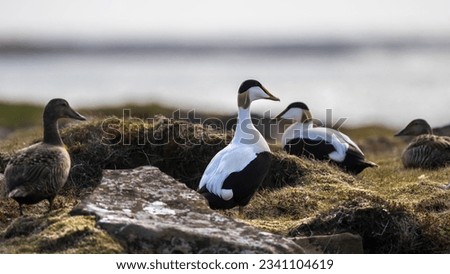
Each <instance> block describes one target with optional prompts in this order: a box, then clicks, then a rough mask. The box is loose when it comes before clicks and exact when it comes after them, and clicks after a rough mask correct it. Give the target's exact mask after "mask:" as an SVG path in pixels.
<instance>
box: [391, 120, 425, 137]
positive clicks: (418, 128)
mask: <svg viewBox="0 0 450 274" xmlns="http://www.w3.org/2000/svg"><path fill="white" fill-rule="evenodd" d="M422 134H433V131H432V129H431V127H430V125H429V124H428V123H427V121H425V120H424V119H416V120H413V121H411V122H410V123H409V124H408V125H407V126H406V127H405V128H404V129H403V130H401V131H400V132H398V133H396V134H395V135H394V136H419V135H422Z"/></svg>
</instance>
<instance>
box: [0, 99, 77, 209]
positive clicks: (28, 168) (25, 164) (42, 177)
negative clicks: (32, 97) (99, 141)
mask: <svg viewBox="0 0 450 274" xmlns="http://www.w3.org/2000/svg"><path fill="white" fill-rule="evenodd" d="M59 118H72V119H77V120H85V118H84V117H83V116H81V115H80V114H78V113H77V112H75V111H74V110H73V109H72V108H70V106H69V104H68V103H67V101H65V100H64V99H53V100H51V101H50V102H49V103H48V104H47V106H46V107H45V110H44V140H43V142H41V143H37V144H34V145H31V146H29V147H26V148H24V149H22V150H20V151H18V152H17V153H16V154H15V155H13V156H12V158H11V160H10V161H9V163H8V165H7V167H6V169H5V182H6V192H7V194H8V197H10V198H12V199H14V200H16V201H17V202H18V203H19V206H20V214H22V204H35V203H38V202H40V201H42V200H48V201H49V211H50V210H51V208H52V203H53V199H54V198H55V196H56V195H57V194H58V192H59V191H60V190H61V188H62V187H63V186H64V184H65V183H66V181H67V177H68V176H69V171H70V156H69V153H68V152H67V150H66V148H65V147H64V144H63V143H62V141H61V137H60V136H59V132H58V119H59Z"/></svg>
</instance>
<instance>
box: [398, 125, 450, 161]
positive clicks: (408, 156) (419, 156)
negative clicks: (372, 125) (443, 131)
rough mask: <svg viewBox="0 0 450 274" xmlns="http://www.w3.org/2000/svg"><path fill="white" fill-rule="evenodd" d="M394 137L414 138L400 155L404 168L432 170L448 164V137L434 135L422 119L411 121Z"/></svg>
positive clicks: (449, 144)
mask: <svg viewBox="0 0 450 274" xmlns="http://www.w3.org/2000/svg"><path fill="white" fill-rule="evenodd" d="M395 136H397V137H398V136H413V137H415V138H414V139H412V141H411V142H410V143H409V144H408V146H407V147H406V148H405V150H404V151H403V153H402V163H403V166H404V167H405V168H426V169H434V168H439V167H444V166H446V165H448V164H450V137H447V136H437V135H434V134H433V130H432V129H431V126H430V125H429V124H428V123H427V121H425V120H424V119H415V120H413V121H411V122H410V123H409V124H408V125H407V126H406V127H405V128H404V129H403V130H401V131H400V132H398V133H397V134H395Z"/></svg>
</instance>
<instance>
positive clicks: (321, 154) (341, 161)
mask: <svg viewBox="0 0 450 274" xmlns="http://www.w3.org/2000/svg"><path fill="white" fill-rule="evenodd" d="M275 119H293V120H294V121H295V123H294V124H292V125H291V126H289V127H288V128H287V129H286V131H285V132H284V134H283V136H282V141H281V143H282V146H283V149H284V150H286V152H288V153H289V154H293V155H297V156H301V157H306V158H313V159H316V160H320V161H324V160H329V161H331V162H333V163H335V164H336V165H338V166H339V167H340V168H342V169H343V170H345V171H347V172H349V173H352V174H355V175H356V174H358V173H360V172H362V171H363V170H364V169H365V168H368V167H376V166H377V165H376V164H375V163H372V162H370V161H367V160H366V159H365V156H364V153H363V152H362V151H361V149H360V148H359V147H358V146H357V145H356V144H355V143H354V142H353V141H352V140H351V139H350V138H349V137H348V136H347V135H345V134H343V133H342V132H339V131H337V130H334V129H331V128H325V127H315V126H314V123H313V119H312V115H311V112H310V110H309V108H308V106H306V104H305V103H302V102H295V103H292V104H290V105H289V106H288V107H287V108H286V109H285V110H284V111H283V112H282V113H280V114H279V115H278V116H277V117H276V118H275Z"/></svg>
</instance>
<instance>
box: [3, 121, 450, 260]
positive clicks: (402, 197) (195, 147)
mask: <svg viewBox="0 0 450 274" xmlns="http://www.w3.org/2000/svg"><path fill="white" fill-rule="evenodd" d="M61 133H62V137H63V141H64V143H65V144H66V145H67V147H68V150H69V153H70V154H71V158H72V170H71V173H70V178H69V182H68V183H67V184H66V187H65V189H64V191H63V193H62V196H59V197H58V198H57V200H56V202H57V208H58V201H59V208H63V209H66V208H70V207H72V206H73V204H74V203H76V202H77V201H78V200H79V199H80V198H81V197H83V195H84V194H85V193H86V192H89V190H90V189H92V188H94V187H95V186H97V185H98V184H99V183H100V181H101V178H102V170H103V169H125V168H135V167H138V166H142V165H154V166H156V167H158V168H160V169H161V170H162V171H163V172H165V173H167V174H169V175H171V176H173V177H174V178H176V179H178V180H179V181H180V182H182V183H184V184H186V185H187V186H188V187H190V188H191V189H196V188H197V185H198V182H199V180H200V178H201V175H202V173H203V171H204V169H205V168H206V166H207V164H208V163H209V161H210V160H211V159H212V157H213V156H214V155H215V154H216V153H217V152H218V151H219V150H221V149H222V148H224V147H225V146H226V145H227V144H228V143H229V141H230V140H231V137H232V133H231V132H230V131H225V132H224V131H223V130H221V129H217V128H215V127H214V126H211V125H206V124H205V125H201V124H194V123H191V122H189V121H187V120H175V119H169V118H166V117H164V116H156V117H155V118H154V119H151V120H146V121H144V120H141V119H138V118H130V119H126V120H123V119H119V118H117V117H114V116H113V117H105V118H103V119H91V120H90V121H88V122H81V123H77V124H72V125H71V126H68V127H65V128H64V129H63V130H62V131H61ZM347 133H348V134H349V135H350V136H351V135H352V134H351V131H350V132H347ZM389 134H390V133H389V132H387V131H386V132H383V136H380V137H376V136H374V133H373V130H372V129H370V133H369V134H366V133H365V131H358V136H359V137H358V141H357V142H359V141H360V140H361V142H362V143H363V144H364V146H365V147H367V151H369V153H370V154H368V155H367V157H368V158H369V159H370V160H372V161H375V162H377V163H378V164H379V165H380V168H378V169H367V170H365V171H364V172H363V173H362V174H360V175H359V176H358V177H354V176H350V175H348V174H346V173H343V172H342V171H340V170H339V169H338V168H336V167H334V166H332V165H330V164H328V163H323V162H315V161H310V160H306V159H300V158H298V157H295V156H290V155H287V154H286V153H285V152H283V151H281V150H280V149H279V148H277V147H276V146H274V147H273V149H272V150H273V151H274V153H273V156H272V160H273V161H272V167H271V170H270V172H269V176H268V177H267V178H266V180H265V181H264V183H263V186H262V188H261V189H260V190H259V191H258V193H257V194H256V195H255V197H254V198H253V199H252V201H251V202H250V204H249V205H248V206H247V207H246V208H245V210H244V215H243V216H239V215H238V214H237V210H228V211H224V212H223V214H225V215H228V216H233V217H239V218H242V219H243V220H244V221H245V222H247V223H249V224H251V225H253V226H256V227H258V228H261V229H264V230H267V231H271V232H274V233H278V234H282V235H286V236H298V235H318V234H335V233H340V232H352V233H356V234H359V235H361V236H362V237H363V241H364V250H365V252H367V253H442V252H449V251H450V191H448V190H444V189H442V188H439V186H441V185H442V184H443V183H448V179H449V178H450V168H445V169H440V170H436V171H425V170H405V169H403V168H402V166H401V164H400V161H399V153H400V152H401V145H402V144H401V143H400V142H398V141H396V140H393V139H392V138H390V137H389V136H388V135H389ZM364 136H368V137H364ZM38 140H39V139H37V138H34V139H32V140H31V141H30V142H28V143H27V144H24V143H23V142H12V143H13V144H15V145H11V146H9V145H8V146H7V147H8V149H6V150H3V153H2V154H0V172H2V170H3V169H4V167H5V165H6V162H7V160H8V155H9V154H10V153H11V152H12V151H13V150H14V149H17V148H21V147H24V146H26V145H28V144H30V143H32V142H37V141H38ZM377 140H382V142H381V145H380V142H379V141H377ZM373 144H377V145H378V147H376V146H375V145H373ZM0 208H1V211H2V213H4V214H2V216H3V217H2V219H0V229H1V228H4V227H7V226H8V225H9V227H8V229H7V230H6V231H5V232H3V233H2V235H3V236H2V237H4V240H0V242H2V241H3V242H12V241H14V240H13V239H14V238H15V237H16V236H18V235H21V233H22V232H20V229H19V226H24V227H29V228H30V227H31V228H30V229H29V230H33V231H37V233H41V231H44V230H43V229H42V228H40V227H41V225H40V223H39V222H40V220H41V219H40V217H35V219H36V220H38V221H37V223H35V224H33V225H31V226H30V225H28V226H27V225H23V224H20V225H19V226H17V225H11V224H10V223H11V221H12V220H14V219H15V218H16V217H17V206H16V205H15V204H14V203H13V202H11V200H10V199H7V200H1V199H0ZM31 208H33V209H31ZM30 210H36V212H39V213H38V214H42V212H45V206H44V205H41V204H40V205H37V206H33V207H30ZM28 212H30V211H28ZM63 215H64V214H63ZM39 216H40V215H39ZM66 217H67V216H66ZM64 218H65V217H64ZM14 227H15V228H14ZM34 227H37V230H36V229H35V228H34ZM48 227H50V226H48ZM27 231H28V230H27ZM49 231H50V230H49ZM77 233H79V234H74V235H81V236H83V235H85V234H83V233H84V232H77ZM7 235H12V236H8V237H10V238H8V237H7ZM32 235H34V234H32ZM89 235H91V234H89ZM21 237H22V236H21ZM26 237H32V236H30V235H29V236H26ZM0 238H1V237H0ZM69 242H70V241H69ZM107 242H108V241H107ZM27 250H28V249H18V250H17V251H18V252H22V251H23V252H27ZM30 250H31V249H30ZM33 250H36V249H33ZM37 250H39V249H37ZM110 250H111V252H113V250H115V249H110ZM41 251H42V252H45V250H40V251H31V252H41ZM50 251H51V250H50ZM55 252H56V251H55ZM75 252H76V251H75ZM119 252H120V251H119Z"/></svg>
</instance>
